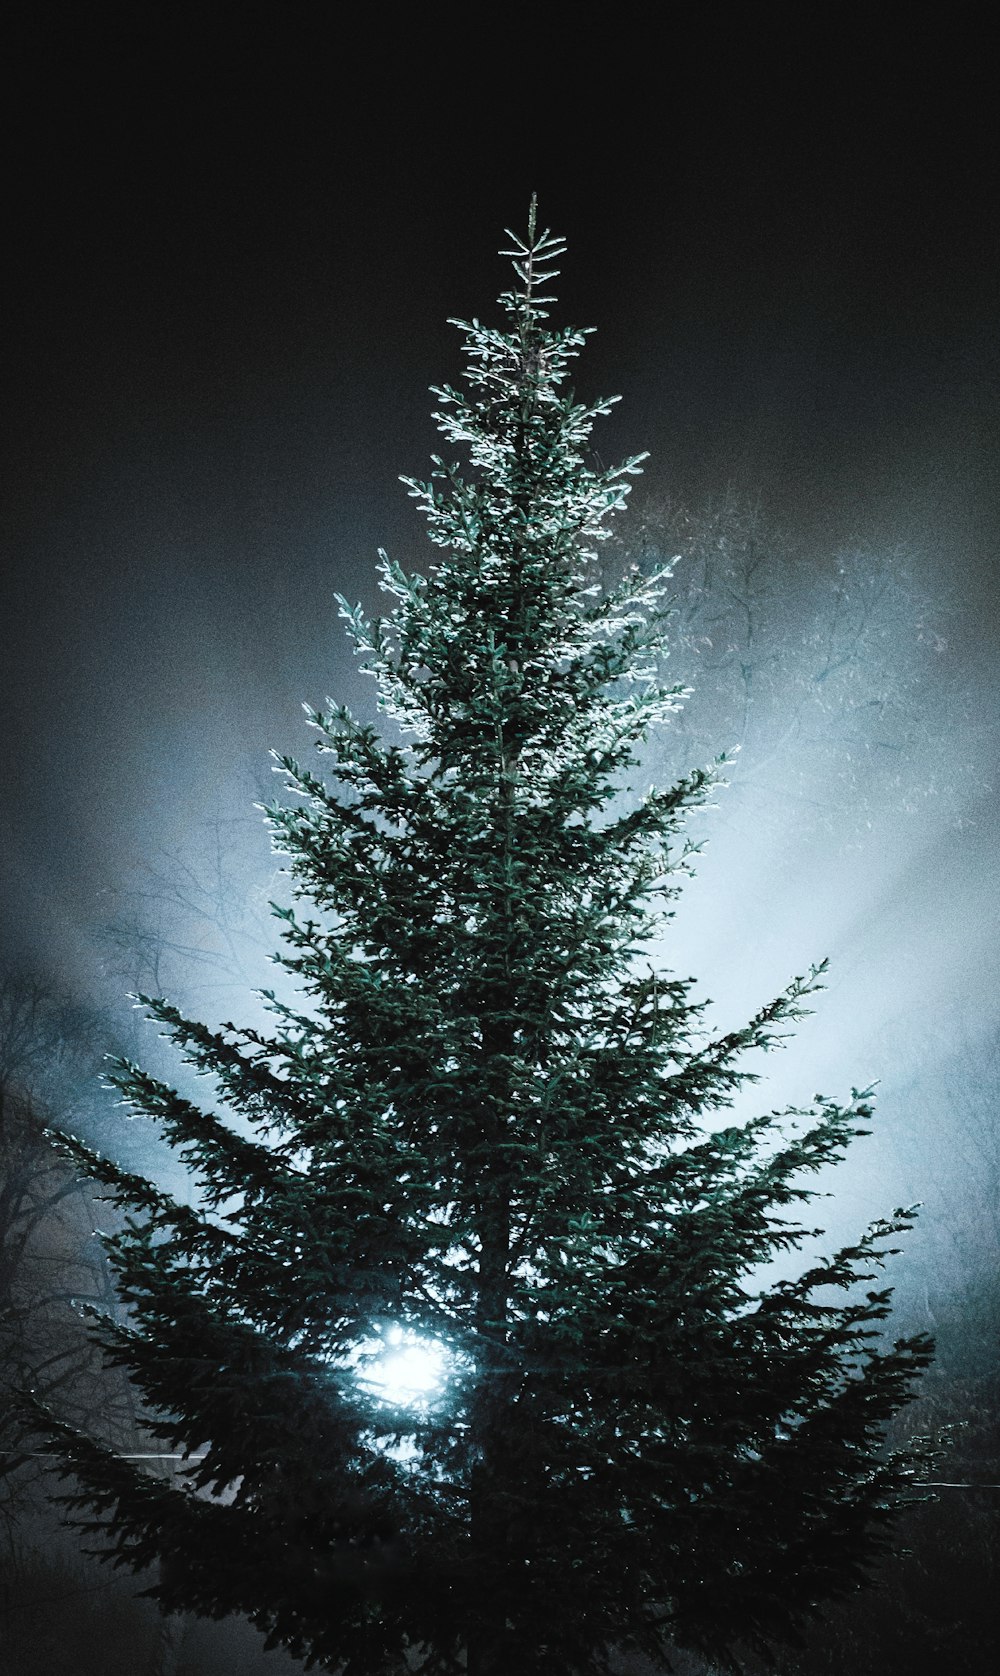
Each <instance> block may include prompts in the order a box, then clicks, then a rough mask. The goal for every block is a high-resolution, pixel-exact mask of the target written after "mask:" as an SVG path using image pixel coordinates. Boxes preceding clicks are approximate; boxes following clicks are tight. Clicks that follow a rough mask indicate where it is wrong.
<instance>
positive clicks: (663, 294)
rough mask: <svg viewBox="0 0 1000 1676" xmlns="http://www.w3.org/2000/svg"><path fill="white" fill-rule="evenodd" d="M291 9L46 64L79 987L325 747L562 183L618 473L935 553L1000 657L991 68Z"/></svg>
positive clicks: (54, 470) (11, 104)
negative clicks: (446, 417)
mask: <svg viewBox="0 0 1000 1676" xmlns="http://www.w3.org/2000/svg"><path fill="white" fill-rule="evenodd" d="M33 15H36V16H37V14H33ZM284 15H285V14H284V11H283V10H281V11H280V12H279V9H278V8H272V9H269V10H267V11H264V12H260V13H258V12H256V11H254V9H253V8H250V9H247V10H246V11H244V12H241V13H240V20H239V21H240V34H239V36H238V37H237V36H236V35H235V34H233V33H231V32H230V29H229V28H225V27H222V26H221V25H220V27H218V28H216V27H215V26H214V24H213V22H212V19H213V17H214V16H215V14H214V13H213V11H212V9H211V8H201V9H200V12H199V13H198V14H195V13H194V11H192V12H191V13H190V14H189V15H188V14H186V9H184V8H180V9H167V8H163V9H160V8H157V7H155V6H146V7H142V8H136V9H134V10H133V12H132V14H131V21H129V14H126V13H125V11H124V10H123V11H122V12H121V14H120V15H119V14H117V13H116V12H115V9H114V8H110V9H107V10H102V11H100V12H99V14H98V17H99V21H98V22H97V23H96V24H95V23H94V22H93V20H92V16H91V12H90V9H89V8H88V10H87V16H86V18H85V19H84V18H83V17H82V15H81V19H80V20H79V21H78V22H77V24H76V25H75V26H74V30H75V32H74V33H73V34H72V35H70V34H62V35H59V34H58V32H57V30H56V28H55V25H54V24H53V23H52V20H51V19H50V20H49V22H48V23H47V22H46V21H45V19H44V17H43V18H42V21H41V22H40V23H38V22H36V23H35V24H34V25H30V24H25V25H24V26H23V28H21V29H20V31H15V32H14V34H13V35H12V36H11V38H10V39H9V40H8V48H9V50H8V53H7V54H6V57H7V71H6V75H7V78H8V83H9V86H8V90H7V94H6V96H5V101H4V103H5V108H6V111H7V117H6V121H7V137H6V144H5V158H6V191H5V200H4V202H5V208H4V244H5V247H6V254H5V257H4V280H5V287H6V290H7V293H8V296H7V301H6V306H5V310H4V321H5V324H4V331H3V343H2V347H0V354H2V361H3V369H2V382H3V402H4V411H3V430H2V473H3V478H4V482H5V495H4V511H3V535H2V541H3V563H4V583H3V594H2V600H0V617H2V623H3V666H2V670H0V682H2V703H3V711H4V735H5V745H6V751H5V765H4V769H3V779H2V785H3V798H4V804H5V809H4V813H3V820H2V829H0V834H2V860H3V866H4V871H5V874H6V880H5V887H4V892H5V896H6V897H7V899H8V908H7V910H6V917H5V920H4V926H5V931H4V935H5V936H6V937H9V938H10V939H12V947H13V948H14V949H15V951H17V950H21V951H24V952H25V953H27V954H28V955H29V956H31V957H33V958H35V959H37V960H39V961H41V963H42V964H43V965H48V966H49V967H50V968H52V967H54V968H56V969H58V968H59V967H60V966H62V967H63V968H64V969H66V970H71V971H72V970H74V969H75V970H76V971H77V973H78V974H79V973H80V972H82V970H83V968H84V967H85V965H86V958H87V957H86V954H85V952H81V951H82V950H84V951H85V949H86V928H87V927H88V926H89V925H90V924H91V923H92V922H93V921H94V920H95V918H97V917H99V913H100V901H101V897H100V892H101V890H102V888H103V887H104V886H105V885H106V884H107V883H108V882H109V881H110V882H113V880H114V878H115V876H116V874H117V873H118V872H119V871H120V869H121V867H122V866H123V865H126V866H127V865H129V864H130V862H131V861H132V860H134V859H135V857H137V856H138V855H140V854H141V853H142V850H143V848H144V846H146V845H148V844H149V842H150V841H151V840H152V838H153V837H154V836H155V837H156V838H157V839H159V838H162V837H164V835H166V836H167V837H168V838H174V837H177V836H179V835H182V834H183V831H184V829H185V825H186V824H187V823H190V822H191V821H193V820H195V819H196V818H197V817H198V815H199V813H200V812H201V811H202V810H203V808H204V807H205V806H206V805H207V804H208V803H209V802H210V801H211V799H212V797H214V796H216V795H220V794H221V795H222V796H223V797H225V796H226V795H230V792H227V788H231V795H236V789H237V787H238V785H239V784H240V778H239V777H240V774H241V773H242V771H243V768H244V766H245V764H246V763H250V764H252V765H257V764H259V763H262V762H264V761H265V760H266V751H267V749H268V747H269V746H271V745H278V746H281V747H283V748H288V747H289V746H293V747H294V746H298V745H299V744H300V743H301V728H300V722H299V704H300V701H301V700H302V699H304V698H306V699H309V700H312V701H318V700H321V699H322V698H323V696H324V694H325V693H326V692H327V691H329V690H336V691H338V692H340V693H345V692H346V693H347V694H348V695H353V694H354V693H355V692H356V690H357V689H356V684H355V682H354V679H353V676H352V674H351V671H350V666H349V664H348V661H347V659H346V657H345V654H344V652H343V650H342V646H341V643H340V638H339V630H338V627H337V623H336V619H335V613H334V608H333V605H332V599H331V596H332V593H333V591H334V590H335V589H343V590H344V591H346V592H348V593H351V594H360V595H361V596H362V597H364V598H365V599H366V600H367V601H369V602H373V598H374V596H373V588H372V578H373V561H374V553H375V548H376V547H377V546H378V545H380V544H385V545H386V546H388V547H390V548H391V549H392V550H393V551H394V553H395V554H396V556H398V557H400V558H401V559H403V561H404V562H407V561H410V560H412V561H413V562H415V563H418V564H422V563H425V562H426V549H425V548H423V547H421V546H420V545H419V536H418V532H417V530H416V528H415V525H414V521H413V519H412V517H411V513H410V507H409V502H408V501H407V499H406V496H405V493H404V491H403V490H402V489H401V487H400V486H399V484H398V482H397V475H398V474H399V473H400V472H416V473H420V472H422V471H423V469H424V466H425V462H426V458H427V455H428V453H429V452H430V450H431V448H432V447H433V446H434V444H435V441H436V435H435V433H434V431H433V429H432V426H431V424H430V420H429V417H428V413H429V407H430V398H429V396H428V394H427V386H428V385H429V384H430V383H432V382H434V381H438V380H442V379H448V378H454V377H455V376H456V374H457V371H458V356H457V354H456V338H455V334H454V331H453V329H451V328H449V327H447V326H446V325H445V318H446V316H448V315H450V314H466V315H471V314H473V313H478V314H479V315H481V316H483V315H485V316H489V313H490V310H491V308H492V303H493V298H494V297H495V295H496V292H497V291H498V290H499V289H500V286H501V284H502V283H505V275H504V272H503V268H502V265H501V264H500V263H499V262H498V260H497V258H496V256H495V254H494V252H495V250H496V247H497V244H498V242H499V235H500V232H501V229H502V227H503V225H504V223H505V222H506V223H508V224H510V223H511V222H513V223H514V224H516V225H518V226H520V225H521V224H522V222H523V219H524V214H525V209H526V205H527V200H528V196H529V193H530V191H531V190H532V189H537V191H538V193H539V195H540V199H541V204H542V212H543V216H544V218H545V220H546V221H548V222H550V223H551V224H552V225H553V226H555V227H556V228H557V229H558V230H559V231H562V232H564V233H565V234H566V235H567V236H568V238H569V241H570V254H569V257H568V260H567V263H566V265H565V272H564V278H563V280H562V282H561V294H562V298H563V303H562V318H564V319H570V320H574V321H576V322H579V323H581V324H586V325H594V326H596V327H597V328H598V334H597V336H596V338H595V339H594V340H593V342H592V344H591V347H590V348H589V350H588V352H587V354H586V357H585V359H584V362H583V363H582V368H581V377H580V383H581V389H582V390H583V392H584V393H585V394H588V395H596V394H599V393H600V394H603V393H605V392H608V391H615V392H621V393H622V395H623V397H624V400H623V403H622V405H621V408H620V409H619V410H618V412H617V413H616V415H615V417H614V419H613V420H612V421H610V422H608V423H607V424H606V425H605V428H604V432H603V434H602V435H601V437H600V438H599V439H598V441H599V446H600V448H601V452H602V455H603V456H604V457H605V458H606V459H612V458H614V457H616V456H617V455H620V454H622V453H625V452H630V451H633V450H638V449H642V448H648V449H649V450H650V451H651V454H652V460H651V463H650V466H649V468H648V479H647V482H648V486H649V487H650V489H651V490H653V491H654V492H657V491H660V490H666V489H671V490H673V491H675V492H677V493H679V494H681V495H682V496H692V497H698V496H700V495H703V494H705V493H708V492H711V491H719V490H721V489H723V488H724V487H725V486H726V484H727V483H735V484H736V485H738V486H740V487H742V488H747V489H750V490H754V491H756V490H759V491H760V492H761V493H762V494H763V495H764V497H765V499H766V500H767V502H768V504H769V505H771V506H772V507H773V508H774V510H775V512H776V514H777V515H778V516H779V517H781V518H783V519H785V520H786V521H788V522H790V523H791V524H792V525H793V527H795V528H796V529H797V530H798V531H799V532H801V533H803V534H804V535H805V536H806V537H807V538H808V539H812V540H815V541H816V542H817V543H827V544H829V543H830V542H835V541H837V540H839V539H842V538H845V537H846V536H848V535H851V534H853V533H856V532H859V531H861V532H864V533H865V535H866V536H867V537H868V538H870V539H872V540H874V541H878V540H880V539H885V540H890V539H895V538H897V537H905V538H908V539H911V540H917V541H919V542H920V543H922V545H923V546H924V548H925V549H926V550H927V551H929V552H930V553H931V555H932V556H933V557H934V559H935V561H936V562H937V563H938V564H939V566H940V568H941V571H942V574H943V575H944V576H945V577H946V579H947V581H948V583H949V584H953V585H955V586H957V588H958V590H959V593H960V597H961V599H962V602H963V608H964V609H965V611H966V632H967V635H968V656H969V659H970V664H975V665H976V667H977V668H978V669H980V670H981V669H982V668H983V667H985V664H986V660H988V659H990V658H991V657H992V656H993V654H994V651H995V644H994V640H993V634H994V624H995V619H996V616H997V600H998V589H997V575H996V564H995V547H996V534H997V527H998V516H997V513H998V508H997V501H996V479H995V475H994V473H993V470H992V460H993V455H994V446H995V442H996V432H997V399H996V389H997V380H996V372H997V355H996V341H995V337H994V324H993V322H994V318H995V304H996V296H995V292H996V211H995V197H994V193H993V167H992V153H993V151H994V150H995V145H996V138H995V132H994V129H995V92H994V79H995V78H994V67H993V66H992V65H991V63H990V61H989V57H988V54H987V51H986V47H985V43H984V42H982V41H976V40H975V39H972V38H965V37H959V36H958V35H957V34H955V33H951V34H950V35H949V36H948V38H947V39H941V38H939V37H938V36H937V35H936V34H935V33H934V29H933V28H932V25H931V24H930V23H927V22H924V23H920V22H916V21H912V20H911V22H910V23H909V25H908V29H909V31H910V33H909V35H908V38H907V40H906V41H905V42H904V41H901V40H898V39H896V40H890V39H888V38H885V39H876V38H874V37H873V36H872V35H871V34H870V33H869V32H868V25H867V23H865V22H864V21H863V20H862V14H861V13H860V12H858V13H856V14H855V13H854V12H853V11H847V12H838V13H837V14H832V13H831V14H829V17H828V18H827V21H826V23H825V25H824V28H825V33H823V32H821V33H815V32H812V31H814V30H815V25H813V24H810V25H809V26H808V30H807V31H806V32H803V33H796V31H795V29H794V28H793V27H792V26H791V24H790V20H791V19H793V18H795V17H796V16H800V15H801V14H798V13H795V12H792V11H790V10H786V9H785V8H782V7H766V6H765V7H758V8H754V9H753V11H752V13H751V12H750V10H749V9H748V10H747V12H746V14H745V18H744V22H743V23H742V25H736V24H734V22H733V17H734V15H735V14H734V11H733V10H732V9H730V8H729V7H721V6H717V7H703V8H701V9H700V11H699V12H698V16H699V17H700V18H701V19H702V24H701V29H700V32H699V33H698V35H697V36H695V35H693V34H692V33H691V32H690V28H689V26H688V25H687V23H686V22H685V24H684V25H683V26H682V25H681V24H680V22H679V21H678V22H669V21H668V24H667V26H666V29H665V32H664V34H663V36H662V37H659V36H657V35H656V34H655V33H654V31H653V30H652V27H651V25H650V24H647V23H645V22H643V21H642V19H643V18H644V17H645V14H640V13H639V12H638V10H636V11H635V12H634V13H633V14H632V15H631V19H630V20H629V19H628V18H626V19H625V21H624V24H623V25H622V27H621V28H620V30H619V20H618V18H617V17H616V15H615V14H614V13H613V12H610V13H607V14H605V15H603V17H602V20H601V23H600V26H599V28H598V27H594V26H592V27H591V30H590V32H589V33H587V32H586V31H584V32H583V33H581V32H580V25H579V23H578V21H577V14H576V13H575V12H574V11H572V10H570V9H568V8H567V9H565V11H564V10H563V9H562V8H546V9H544V11H539V13H538V14H537V16H536V15H535V14H525V18H524V19H523V20H521V21H519V20H518V14H512V15H511V16H510V17H507V16H506V14H505V15H504V17H503V18H501V17H500V16H499V15H498V16H497V18H496V20H495V21H494V20H493V19H492V16H491V14H488V13H485V12H484V13H481V14H479V17H480V19H481V21H479V22H478V23H477V24H476V25H475V26H474V28H473V33H471V34H467V33H466V31H467V29H469V28H470V27H472V26H470V24H469V20H468V17H467V16H466V15H465V14H461V13H459V12H457V11H456V12H455V13H454V14H450V13H449V12H448V11H447V10H445V9H442V10H441V11H440V12H438V13H436V12H434V11H431V12H429V13H426V12H421V13H419V14H415V21H414V23H413V24H412V26H410V27H408V28H407V30H406V31H405V32H404V34H402V35H394V34H393V33H392V32H391V30H390V28H389V22H388V14H386V13H379V15H378V16H376V17H374V18H373V21H372V23H371V25H370V26H369V27H368V28H367V30H366V31H365V32H364V33H363V34H358V35H356V36H355V37H354V38H352V39H350V40H349V39H347V38H346V37H342V38H340V39H339V40H333V39H332V38H331V39H329V40H325V39H324V38H323V37H322V36H321V35H320V33H318V32H317V33H315V34H312V35H307V34H306V33H305V25H301V26H298V25H295V24H289V23H287V22H284V23H283V22H281V21H280V19H281V18H283V17H284ZM295 15H296V16H299V17H301V16H304V15H305V14H304V12H302V13H296V14H295ZM926 15H927V16H928V17H930V16H931V15H932V14H926ZM964 15H965V18H966V28H968V27H969V26H970V25H969V22H968V20H969V19H971V17H972V14H971V13H966V14H964ZM666 16H667V18H668V20H670V19H677V20H679V19H680V18H681V12H680V9H677V10H675V11H671V12H669V13H667V14H666ZM54 17H55V13H54V12H53V13H52V18H53V19H54ZM529 18H530V19H532V21H530V23H529V21H528V19H529ZM116 19H117V21H116ZM101 20H103V21H101ZM136 20H137V21H136ZM206 20H207V21H206ZM262 20H263V21H262ZM233 27H234V28H235V25H233ZM95 30H96V31H97V32H96V33H94V31H95ZM761 31H767V33H766V34H765V33H761ZM921 31H923V33H921ZM449 42H451V43H456V42H457V44H458V48H459V58H458V59H456V61H455V64H454V68H450V67H449V65H450V53H451V51H452V46H451V45H449ZM722 743H723V744H724V743H725V742H724V741H723V742H722Z"/></svg>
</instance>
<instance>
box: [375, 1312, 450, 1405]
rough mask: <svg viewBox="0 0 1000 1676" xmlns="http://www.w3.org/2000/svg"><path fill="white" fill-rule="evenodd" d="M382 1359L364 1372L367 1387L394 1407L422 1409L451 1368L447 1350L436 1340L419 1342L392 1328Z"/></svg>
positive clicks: (423, 1339)
mask: <svg viewBox="0 0 1000 1676" xmlns="http://www.w3.org/2000/svg"><path fill="white" fill-rule="evenodd" d="M385 1345H386V1349H385V1352H384V1354H383V1355H381V1356H379V1357H378V1358H377V1359H376V1360H375V1361H373V1362H371V1363H370V1364H369V1366H368V1367H367V1368H366V1370H365V1376H364V1383H365V1384H366V1385H367V1386H368V1388H369V1390H370V1391H371V1392H372V1394H373V1395H374V1396H376V1397H380V1398H381V1399H382V1401H383V1402H386V1403H392V1404H393V1406H394V1407H401V1408H423V1407H426V1405H427V1403H428V1401H429V1400H430V1398H431V1397H433V1396H434V1395H435V1393H436V1392H437V1391H439V1390H440V1388H441V1386H442V1384H443V1383H444V1377H445V1372H446V1369H447V1365H448V1356H447V1352H446V1351H445V1348H444V1346H443V1345H442V1344H440V1343H439V1342H438V1340H437V1339H426V1338H419V1337H418V1335H417V1334H416V1333H411V1332H404V1330H403V1328H402V1327H390V1328H389V1330H388V1332H387V1333H386V1335H385Z"/></svg>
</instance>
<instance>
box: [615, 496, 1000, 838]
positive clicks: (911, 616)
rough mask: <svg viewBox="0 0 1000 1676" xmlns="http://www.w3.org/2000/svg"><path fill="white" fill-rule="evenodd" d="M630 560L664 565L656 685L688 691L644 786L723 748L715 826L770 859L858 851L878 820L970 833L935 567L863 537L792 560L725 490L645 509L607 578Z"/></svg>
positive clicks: (966, 780) (957, 706) (984, 749)
mask: <svg viewBox="0 0 1000 1676" xmlns="http://www.w3.org/2000/svg"><path fill="white" fill-rule="evenodd" d="M635 558H639V559H640V561H641V562H642V564H643V565H644V567H646V568H649V567H651V566H655V565H657V564H662V563H664V562H670V561H671V560H673V561H674V564H673V581H672V594H671V605H672V608H673V611H674V620H673V625H672V632H671V635H670V670H671V672H672V675H673V678H674V679H680V680H682V681H683V682H684V683H685V684H686V685H689V686H690V687H691V688H692V689H693V698H692V701H691V702H690V703H689V704H687V705H685V707H684V710H683V712H682V713H681V714H680V716H679V717H678V720H677V725H676V727H674V728H673V729H671V730H670V731H669V732H668V733H665V734H663V735H661V737H660V738H659V739H658V740H657V741H655V742H654V743H653V744H652V746H651V749H650V752H649V762H650V766H651V768H653V769H655V771H656V772H657V774H661V773H663V772H673V773H679V772H683V771H684V770H685V769H686V768H687V767H689V766H690V764H691V763H693V762H694V763H697V762H701V761H704V760H705V758H706V756H708V755H710V754H711V752H712V751H713V749H715V746H716V741H718V740H720V739H721V740H725V741H726V742H727V745H728V746H729V748H730V749H732V748H734V747H737V748H738V753H739V754H738V755H737V756H736V757H735V759H734V760H733V762H732V764H731V766H730V770H729V778H730V789H729V792H728V795H727V797H726V799H725V806H724V808H723V810H722V811H721V818H722V819H724V820H725V821H727V822H734V823H737V824H740V825H742V826H744V827H746V829H747V831H748V832H751V831H753V830H754V829H756V831H757V835H758V836H759V835H760V833H761V832H763V833H765V834H766V836H767V839H768V841H769V843H771V844H779V845H780V844H781V843H783V842H786V841H787V838H788V836H789V834H791V835H792V836H793V838H794V841H795V842H796V843H801V841H802V839H803V837H804V836H805V835H806V834H807V833H815V832H821V833H822V834H823V836H824V839H825V841H827V842H829V841H830V840H831V839H832V840H833V841H835V842H837V843H839V844H844V843H846V844H853V843H857V842H858V840H859V839H860V838H862V837H863V836H864V834H865V833H867V832H868V831H869V830H870V829H871V828H872V826H873V824H874V823H875V822H877V821H878V819H879V817H880V816H884V815H885V814H886V813H887V812H888V811H892V812H894V813H895V814H897V815H898V814H905V815H919V816H920V817H921V818H922V819H923V820H925V821H926V819H927V818H928V816H929V815H932V814H936V815H937V816H938V818H941V819H943V820H946V821H947V823H948V825H950V826H954V827H957V826H960V825H962V823H963V821H964V820H965V819H967V818H968V815H967V811H968V808H969V805H970V802H971V801H972V800H974V798H975V797H976V796H977V795H978V794H980V793H981V792H982V791H984V790H985V789H986V784H985V778H984V764H986V763H988V762H989V760H990V754H991V753H990V749H989V728H988V722H987V718H986V716H985V715H984V714H982V713H981V710H980V709H979V707H978V706H977V702H976V693H975V690H974V683H973V682H972V681H971V680H970V678H969V676H968V674H967V672H963V671H962V668H961V663H960V660H959V658H958V657H956V650H957V649H958V648H959V647H960V646H961V630H960V626H959V615H958V611H957V604H956V601H955V599H954V598H953V597H950V596H949V594H948V592H947V590H946V589H944V588H943V586H942V581H941V576H940V567H938V568H937V570H936V571H935V572H934V574H933V579H932V580H930V579H929V578H928V576H927V574H926V572H927V569H928V566H927V561H926V558H925V557H924V556H922V555H921V554H919V553H918V552H916V551H914V550H913V549H912V548H908V547H907V546H905V545H904V544H897V545H896V546H894V547H891V548H886V547H884V546H873V545H872V543H871V542H868V541H865V540H863V539H858V540H856V541H855V542H852V543H849V544H847V545H843V546H840V547H838V548H837V549H835V550H833V551H830V552H816V551H812V550H810V551H806V550H804V548H803V546H802V543H801V542H800V541H797V540H796V539H794V538H793V537H792V536H791V535H790V534H789V532H787V531H786V530H784V529H782V528H781V526H780V525H779V524H778V523H777V521H776V520H775V519H774V518H773V517H772V516H771V515H769V513H768V511H767V508H766V507H764V506H763V505H762V504H761V503H760V501H758V500H754V499H752V498H750V497H749V496H746V495H740V494H738V493H737V492H735V491H734V490H729V491H728V492H727V493H725V494H723V495H721V496H719V497H718V498H717V499H715V500H713V501H708V502H706V503H704V504H701V505H696V506H689V505H686V504H684V503H683V502H682V501H679V500H663V499H661V500H659V501H653V502H650V503H647V504H646V505H645V506H644V507H643V509H642V513H641V516H640V518H639V519H638V521H637V524H636V526H635V527H634V528H632V529H630V531H629V533H628V535H627V537H626V538H625V539H623V540H622V539H620V540H619V541H618V542H617V543H616V549H613V550H612V552H611V554H610V555H609V562H608V564H607V565H606V567H605V568H606V569H607V570H608V571H610V572H611V573H612V574H614V572H615V571H616V570H620V569H621V567H622V565H623V564H627V563H628V562H629V561H630V560H633V559H635ZM935 806H936V807H935Z"/></svg>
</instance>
